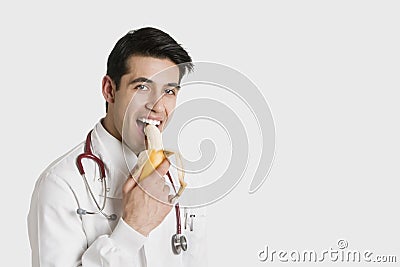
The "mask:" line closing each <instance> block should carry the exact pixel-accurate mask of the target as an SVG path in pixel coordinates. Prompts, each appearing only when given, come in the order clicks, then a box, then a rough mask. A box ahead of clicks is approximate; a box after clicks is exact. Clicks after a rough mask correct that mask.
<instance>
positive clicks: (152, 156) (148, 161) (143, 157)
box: [133, 124, 187, 202]
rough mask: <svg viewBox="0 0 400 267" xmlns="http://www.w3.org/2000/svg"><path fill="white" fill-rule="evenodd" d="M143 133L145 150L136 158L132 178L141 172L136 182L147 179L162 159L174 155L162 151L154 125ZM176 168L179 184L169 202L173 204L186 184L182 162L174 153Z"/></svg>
mask: <svg viewBox="0 0 400 267" xmlns="http://www.w3.org/2000/svg"><path fill="white" fill-rule="evenodd" d="M144 133H145V135H146V136H147V147H148V148H147V150H145V151H142V152H141V153H140V154H139V156H138V162H137V169H136V170H135V171H134V173H133V176H134V177H136V176H137V174H138V173H140V172H141V174H140V176H139V179H138V181H139V182H140V181H142V180H143V179H145V178H146V177H148V176H149V175H150V174H151V173H152V172H153V171H154V170H155V169H156V168H157V167H158V166H159V165H160V164H161V162H163V160H164V159H166V158H168V157H170V156H171V155H173V154H175V153H174V152H171V151H167V150H164V149H163V144H162V137H161V132H160V131H159V130H158V128H157V127H156V126H155V125H152V124H148V125H146V126H145V128H144ZM176 156H177V157H176V158H177V165H178V166H179V165H180V166H179V168H178V179H179V183H180V188H179V190H178V192H177V193H176V195H175V196H174V197H173V199H172V200H171V202H175V201H176V200H177V198H178V197H180V196H181V195H182V193H183V191H184V190H185V188H186V186H187V184H186V182H185V181H184V180H183V179H184V172H183V168H182V160H181V157H180V154H179V153H176Z"/></svg>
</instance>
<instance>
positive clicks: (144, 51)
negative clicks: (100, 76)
mask: <svg viewBox="0 0 400 267" xmlns="http://www.w3.org/2000/svg"><path fill="white" fill-rule="evenodd" d="M133 55H136V56H149V57H154V58H159V59H165V58H167V59H169V60H171V61H172V62H174V63H175V64H176V65H178V67H179V79H182V77H183V76H184V75H185V73H186V71H187V72H191V71H192V70H193V63H192V59H191V57H190V56H189V54H188V53H187V52H186V51H185V49H183V48H182V46H181V45H180V44H178V43H177V42H176V41H175V40H174V39H173V38H172V37H171V36H169V35H168V34H167V33H165V32H163V31H161V30H159V29H155V28H151V27H146V28H141V29H137V30H134V31H130V32H128V33H127V34H126V35H125V36H123V37H122V38H121V39H119V40H118V42H117V43H116V44H115V46H114V48H113V50H112V51H111V53H110V55H109V56H108V60H107V75H108V76H110V78H111V79H112V80H113V82H114V83H115V85H116V90H118V89H119V85H120V82H121V77H122V76H123V75H124V74H126V73H127V72H128V71H129V69H128V67H129V66H128V64H127V62H128V59H129V58H130V57H131V56H133ZM107 109H108V103H107V102H106V111H107Z"/></svg>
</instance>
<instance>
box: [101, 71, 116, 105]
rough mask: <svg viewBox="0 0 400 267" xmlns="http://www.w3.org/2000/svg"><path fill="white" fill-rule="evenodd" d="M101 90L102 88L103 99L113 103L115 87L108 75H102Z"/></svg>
mask: <svg viewBox="0 0 400 267" xmlns="http://www.w3.org/2000/svg"><path fill="white" fill-rule="evenodd" d="M101 90H102V93H103V96H104V99H105V100H106V101H107V102H108V103H114V97H115V91H116V88H115V84H114V82H113V80H112V79H111V77H110V76H108V75H106V76H104V77H103V80H102V82H101Z"/></svg>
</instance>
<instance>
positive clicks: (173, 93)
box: [164, 89, 176, 95]
mask: <svg viewBox="0 0 400 267" xmlns="http://www.w3.org/2000/svg"><path fill="white" fill-rule="evenodd" d="M164 92H165V93H166V94H167V95H176V93H175V89H165V90H164Z"/></svg>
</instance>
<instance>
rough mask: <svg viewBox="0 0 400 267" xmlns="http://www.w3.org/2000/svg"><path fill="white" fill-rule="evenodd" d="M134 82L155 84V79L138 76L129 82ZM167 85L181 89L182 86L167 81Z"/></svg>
mask: <svg viewBox="0 0 400 267" xmlns="http://www.w3.org/2000/svg"><path fill="white" fill-rule="evenodd" d="M133 83H151V84H153V83H154V81H153V80H150V79H148V78H146V77H138V78H136V79H134V80H132V81H130V82H129V84H133ZM167 85H168V86H171V87H175V88H176V89H177V90H179V89H181V86H180V85H179V84H177V83H167Z"/></svg>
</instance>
